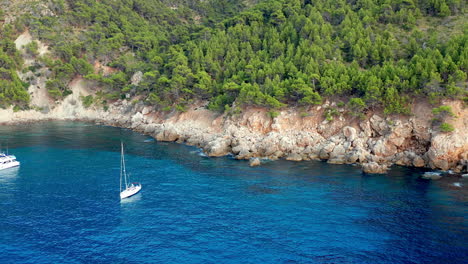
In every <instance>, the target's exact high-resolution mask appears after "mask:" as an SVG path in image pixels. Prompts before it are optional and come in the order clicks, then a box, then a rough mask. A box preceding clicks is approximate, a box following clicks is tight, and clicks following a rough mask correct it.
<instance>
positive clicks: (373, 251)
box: [0, 121, 468, 263]
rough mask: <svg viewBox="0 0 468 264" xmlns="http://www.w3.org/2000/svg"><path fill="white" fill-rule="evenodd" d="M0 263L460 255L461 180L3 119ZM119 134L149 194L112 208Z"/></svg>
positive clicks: (435, 258) (421, 259) (85, 126)
mask: <svg viewBox="0 0 468 264" xmlns="http://www.w3.org/2000/svg"><path fill="white" fill-rule="evenodd" d="M0 140H1V141H4V142H6V141H8V143H9V147H10V152H11V153H14V154H15V155H17V157H18V159H19V160H20V161H21V167H19V168H16V169H12V170H8V171H2V172H0V198H1V199H0V215H2V217H1V218H0V232H1V233H2V236H0V257H1V258H2V260H6V262H2V263H18V262H34V263H51V262H54V263H82V262H100V263H122V262H127V263H137V262H164V263H175V262H177V263H220V262H222V263H239V262H243V263H284V262H292V263H294V262H296V263H330V262H333V263H464V261H465V260H466V258H467V257H468V255H467V252H468V248H467V246H466V245H467V244H468V241H467V232H466V230H467V229H468V226H467V222H466V219H467V218H468V215H467V214H466V205H467V202H468V201H467V200H466V199H467V197H468V193H467V188H466V186H467V184H468V179H466V178H460V177H453V176H449V177H443V178H442V179H440V180H437V181H432V180H426V179H423V178H421V175H422V174H423V173H424V172H425V171H426V170H425V169H418V168H406V167H399V166H393V167H392V168H391V169H390V170H389V171H388V173H387V174H386V175H373V174H362V173H361V171H360V168H359V167H357V166H351V165H330V164H328V163H326V162H322V161H304V162H293V161H285V160H278V161H274V162H266V163H264V164H262V166H260V167H250V166H249V163H248V162H247V161H243V160H236V159H234V158H233V157H229V156H226V157H218V158H209V157H206V156H205V155H204V154H203V152H202V151H201V150H200V149H199V148H196V147H191V146H187V145H183V144H174V143H167V142H160V141H155V140H154V139H153V138H152V137H149V136H145V135H142V134H140V133H135V132H132V131H131V130H129V129H121V128H116V127H109V126H102V125H94V124H90V123H80V122H69V121H51V122H34V123H23V124H18V125H3V126H1V127H0ZM120 140H122V141H123V142H125V144H126V157H127V165H128V171H129V172H130V173H131V175H132V177H133V178H134V179H136V180H138V181H140V182H142V184H143V186H144V189H143V190H142V192H141V193H140V194H138V195H137V196H135V197H134V198H132V199H129V200H128V201H127V202H123V203H120V201H119V199H118V195H119V191H118V184H119V182H118V181H119V178H118V177H119V176H118V174H119V162H118V160H119V155H120V145H119V144H120Z"/></svg>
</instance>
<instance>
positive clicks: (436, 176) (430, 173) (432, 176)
mask: <svg viewBox="0 0 468 264" xmlns="http://www.w3.org/2000/svg"><path fill="white" fill-rule="evenodd" d="M421 177H422V178H423V179H427V180H438V179H440V178H442V175H441V173H440V172H434V171H428V172H425V173H424V174H423V175H422V176H421Z"/></svg>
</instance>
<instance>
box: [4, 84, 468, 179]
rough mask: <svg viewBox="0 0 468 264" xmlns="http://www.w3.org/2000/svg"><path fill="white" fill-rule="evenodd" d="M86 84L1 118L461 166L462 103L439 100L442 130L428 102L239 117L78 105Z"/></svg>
mask: <svg viewBox="0 0 468 264" xmlns="http://www.w3.org/2000/svg"><path fill="white" fill-rule="evenodd" d="M87 87H89V84H87V83H86V81H85V80H82V79H76V80H75V81H73V82H72V84H71V88H72V90H73V94H72V95H69V96H68V97H66V98H65V100H64V101H63V102H59V103H56V104H54V105H53V106H51V109H50V111H49V112H47V113H42V112H38V111H34V110H29V111H23V112H16V113H15V112H13V111H12V110H11V109H10V110H0V122H4V123H5V122H7V123H10V122H24V121H36V120H44V119H60V120H89V121H95V122H102V123H105V124H108V125H115V126H122V127H128V128H132V129H134V130H136V131H139V132H142V133H145V134H148V135H152V136H153V137H155V138H156V139H157V140H159V141H174V142H178V143H185V144H189V145H194V146H198V147H200V148H202V149H203V150H204V151H205V152H206V154H207V155H209V156H223V155H227V154H230V153H232V154H233V155H234V157H235V158H237V159H251V158H255V157H259V158H268V159H272V160H275V159H279V158H285V159H287V160H293V161H301V160H318V159H320V160H327V161H328V162H329V163H332V164H345V163H358V164H361V165H362V168H363V170H364V171H365V172H369V173H385V172H386V170H387V168H388V167H389V166H391V165H393V164H397V165H402V166H415V167H430V168H433V169H442V170H449V169H451V170H453V171H455V172H464V173H466V170H467V165H468V134H467V133H468V132H467V127H468V110H467V109H466V108H465V107H464V106H463V104H462V102H460V101H446V102H444V104H445V105H450V106H451V108H452V109H453V111H454V113H455V115H456V116H457V117H456V118H451V119H450V120H448V122H449V123H451V124H452V125H453V126H454V128H455V130H454V131H453V132H449V133H442V132H440V131H438V130H437V129H433V126H432V118H433V115H432V113H431V109H432V106H431V105H429V104H426V103H423V102H419V103H415V104H413V113H415V114H414V116H386V117H385V116H384V115H382V114H381V113H379V112H373V113H367V114H366V115H365V118H355V117H353V116H350V115H349V114H345V111H344V109H341V108H339V107H337V106H336V105H335V104H334V103H330V102H326V103H325V104H324V105H322V106H314V107H310V108H309V109H301V110H298V109H295V108H287V109H284V110H282V111H281V112H280V113H279V115H278V116H277V117H275V118H271V117H270V115H269V114H268V110H267V109H264V108H258V107H247V108H245V109H244V110H243V112H242V113H241V114H237V115H229V114H218V113H214V112H212V111H209V110H207V109H206V108H205V107H204V105H205V103H203V102H200V103H198V104H196V105H193V106H192V108H190V109H189V110H188V111H186V112H177V111H172V112H163V111H156V110H154V108H153V107H151V106H145V105H144V104H143V103H142V102H138V98H136V99H135V98H133V99H132V102H133V103H131V102H130V101H127V100H119V101H116V102H114V103H113V104H111V105H109V109H108V110H107V111H104V110H103V109H102V107H93V106H91V107H90V108H84V107H83V106H82V103H81V100H80V99H79V98H80V96H81V95H87V94H92V93H93V91H92V90H89V89H88V88H87ZM330 106H333V107H336V108H337V110H338V112H339V113H340V114H339V115H337V116H335V118H334V119H333V120H331V121H329V120H326V119H325V118H324V113H323V111H324V109H326V108H327V107H330ZM256 161H257V160H256ZM255 163H257V162H255Z"/></svg>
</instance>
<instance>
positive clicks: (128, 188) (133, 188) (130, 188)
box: [120, 143, 141, 199]
mask: <svg viewBox="0 0 468 264" xmlns="http://www.w3.org/2000/svg"><path fill="white" fill-rule="evenodd" d="M120 155H121V156H120V199H125V198H128V197H130V196H132V195H135V194H137V193H138V192H139V191H140V190H141V184H140V183H139V182H133V183H130V184H129V183H128V181H129V179H128V175H127V170H126V169H125V156H124V149H123V143H121V153H120ZM122 178H123V181H122ZM122 184H125V185H124V186H123V187H125V188H124V189H123V190H122Z"/></svg>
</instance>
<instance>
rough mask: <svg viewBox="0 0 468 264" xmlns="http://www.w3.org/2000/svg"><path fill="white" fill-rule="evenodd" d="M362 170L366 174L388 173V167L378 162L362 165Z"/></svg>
mask: <svg viewBox="0 0 468 264" xmlns="http://www.w3.org/2000/svg"><path fill="white" fill-rule="evenodd" d="M362 170H363V171H364V172H365V173H373V174H384V173H387V170H388V166H387V165H385V164H378V163H377V162H368V163H364V164H362Z"/></svg>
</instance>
